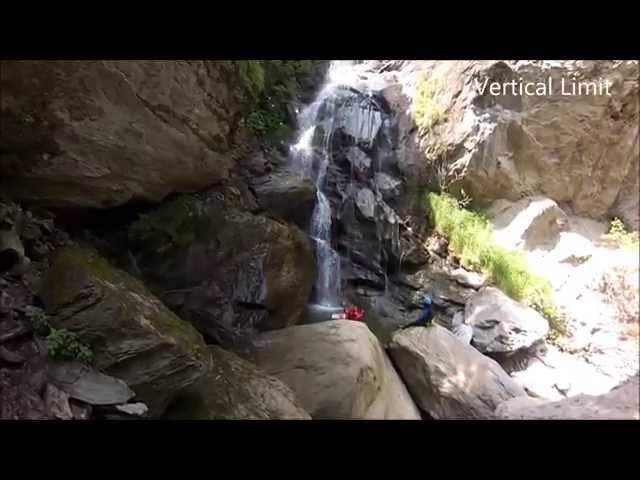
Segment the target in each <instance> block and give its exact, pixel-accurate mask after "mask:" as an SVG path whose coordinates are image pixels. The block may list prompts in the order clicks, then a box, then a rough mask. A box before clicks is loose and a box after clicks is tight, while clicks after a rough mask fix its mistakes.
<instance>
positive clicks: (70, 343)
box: [47, 328, 93, 363]
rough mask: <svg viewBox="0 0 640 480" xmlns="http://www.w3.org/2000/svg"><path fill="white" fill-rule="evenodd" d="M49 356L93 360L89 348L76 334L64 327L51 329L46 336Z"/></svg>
mask: <svg viewBox="0 0 640 480" xmlns="http://www.w3.org/2000/svg"><path fill="white" fill-rule="evenodd" d="M47 351H48V353H49V356H50V357H51V358H54V359H58V360H79V361H81V362H85V363H90V362H91V361H92V360H93V352H92V351H91V349H90V348H89V347H88V346H86V345H85V344H84V343H82V342H81V341H80V339H79V338H78V335H76V334H75V333H73V332H70V331H69V330H66V329H64V328H62V329H55V328H53V329H51V333H49V335H48V336H47Z"/></svg>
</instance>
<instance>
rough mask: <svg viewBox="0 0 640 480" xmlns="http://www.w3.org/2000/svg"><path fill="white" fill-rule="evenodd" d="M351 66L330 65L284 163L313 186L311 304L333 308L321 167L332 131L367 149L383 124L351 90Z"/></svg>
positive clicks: (332, 255) (335, 270)
mask: <svg viewBox="0 0 640 480" xmlns="http://www.w3.org/2000/svg"><path fill="white" fill-rule="evenodd" d="M355 66H356V62H352V61H334V62H332V63H331V65H330V67H329V70H328V72H327V75H326V78H325V82H324V84H323V86H322V87H321V89H320V91H319V93H318V94H317V95H316V97H315V99H314V100H313V102H312V103H311V104H309V105H308V106H306V107H305V108H304V109H302V111H301V112H299V114H298V136H297V141H296V143H295V144H294V145H292V146H291V149H290V162H291V163H292V165H293V166H294V167H295V168H297V169H298V170H299V171H300V174H301V175H302V176H304V177H306V178H309V179H311V180H312V181H313V182H314V184H315V186H316V202H315V208H314V211H313V214H312V217H311V223H310V225H309V235H310V237H311V239H312V240H313V242H314V246H315V252H316V262H317V278H316V281H315V284H314V292H315V298H314V299H313V302H314V304H316V305H318V306H323V307H339V306H340V303H341V274H340V256H339V254H338V253H337V251H336V250H335V244H336V242H335V238H334V228H333V218H334V217H335V215H334V213H333V212H332V206H331V202H330V200H329V198H328V192H327V169H328V168H329V166H330V163H331V162H332V146H333V136H334V133H336V132H338V131H339V132H341V133H342V134H343V135H346V136H347V137H349V138H351V139H353V142H354V143H355V144H360V145H363V146H365V147H369V148H370V147H372V145H373V142H374V140H375V138H376V136H377V133H378V131H379V130H380V128H381V126H382V122H383V118H382V114H381V112H380V110H379V109H377V108H375V106H374V105H373V104H372V102H371V101H370V99H368V98H367V97H366V96H363V94H362V92H360V91H358V90H357V89H354V86H356V85H357V84H358V82H359V77H358V71H357V69H356V68H354V67H355Z"/></svg>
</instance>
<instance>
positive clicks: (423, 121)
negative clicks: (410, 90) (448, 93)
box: [415, 77, 445, 133]
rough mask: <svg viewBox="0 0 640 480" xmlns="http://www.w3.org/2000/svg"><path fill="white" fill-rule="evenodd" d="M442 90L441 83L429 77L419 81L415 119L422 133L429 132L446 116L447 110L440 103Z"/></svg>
mask: <svg viewBox="0 0 640 480" xmlns="http://www.w3.org/2000/svg"><path fill="white" fill-rule="evenodd" d="M441 90H442V87H441V85H440V83H439V82H438V81H437V80H434V79H430V78H428V77H424V78H423V79H422V80H421V81H420V82H419V83H418V86H417V90H416V100H415V101H416V109H415V120H416V125H417V126H418V128H419V129H420V132H421V133H425V132H428V131H429V130H431V129H432V128H433V127H434V126H435V125H436V124H438V123H439V122H441V121H442V120H444V118H445V111H444V109H443V108H442V107H441V106H440V105H439V103H438V96H439V95H440V92H441Z"/></svg>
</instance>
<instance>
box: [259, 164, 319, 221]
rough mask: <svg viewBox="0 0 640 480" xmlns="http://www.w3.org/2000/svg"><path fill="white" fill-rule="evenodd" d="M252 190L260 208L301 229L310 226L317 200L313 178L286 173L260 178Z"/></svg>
mask: <svg viewBox="0 0 640 480" xmlns="http://www.w3.org/2000/svg"><path fill="white" fill-rule="evenodd" d="M253 188H254V191H255V192H256V196H257V200H258V205H259V206H260V207H261V208H262V209H264V210H265V211H266V212H267V213H268V214H269V215H273V216H274V217H276V218H280V219H282V220H285V221H290V222H294V223H295V224H296V225H298V226H299V227H300V228H302V229H306V228H307V227H308V226H309V221H310V220H311V215H312V213H313V207H314V204H315V201H316V187H315V185H314V184H313V182H312V181H311V180H310V179H308V178H304V177H302V176H301V175H300V174H299V173H294V172H290V171H286V170H284V171H281V172H277V173H274V174H270V175H266V176H263V177H259V178H257V179H256V180H255V181H254V182H253Z"/></svg>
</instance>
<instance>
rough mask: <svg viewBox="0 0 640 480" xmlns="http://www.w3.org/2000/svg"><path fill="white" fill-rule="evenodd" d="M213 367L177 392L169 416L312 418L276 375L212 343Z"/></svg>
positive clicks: (216, 418)
mask: <svg viewBox="0 0 640 480" xmlns="http://www.w3.org/2000/svg"><path fill="white" fill-rule="evenodd" d="M209 351H210V352H211V356H212V369H211V371H210V372H209V373H208V374H207V375H205V376H204V377H202V378H201V379H200V380H199V381H198V382H196V383H195V384H193V385H191V386H190V387H188V388H186V389H185V390H184V391H183V392H181V393H180V395H179V396H178V398H177V399H176V402H175V403H174V404H173V405H172V407H171V408H170V410H169V412H168V417H169V418H172V419H183V420H221V419H222V420H293V419H300V420H305V419H309V420H310V419H311V417H310V416H309V414H308V413H307V412H305V411H304V409H303V408H302V406H301V405H300V403H299V402H298V400H297V399H296V397H295V395H294V393H293V392H292V391H291V389H290V388H289V387H287V386H286V385H285V384H284V383H282V381H280V380H278V379H277V378H276V377H273V376H271V375H267V374H266V373H264V372H262V371H260V370H259V369H258V368H257V367H256V366H255V365H253V364H251V363H250V362H248V361H246V360H243V359H241V358H240V357H238V356H237V355H235V354H233V353H231V352H227V351H225V350H223V349H221V348H219V347H214V346H211V347H209Z"/></svg>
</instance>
